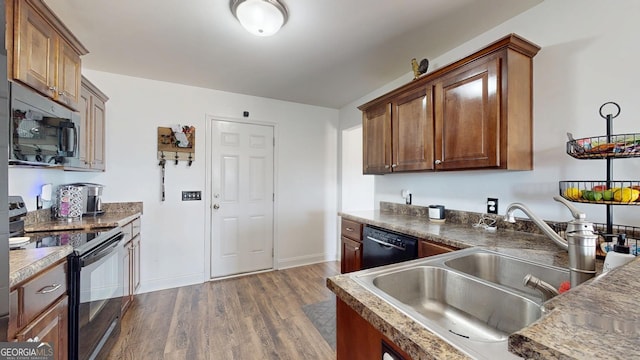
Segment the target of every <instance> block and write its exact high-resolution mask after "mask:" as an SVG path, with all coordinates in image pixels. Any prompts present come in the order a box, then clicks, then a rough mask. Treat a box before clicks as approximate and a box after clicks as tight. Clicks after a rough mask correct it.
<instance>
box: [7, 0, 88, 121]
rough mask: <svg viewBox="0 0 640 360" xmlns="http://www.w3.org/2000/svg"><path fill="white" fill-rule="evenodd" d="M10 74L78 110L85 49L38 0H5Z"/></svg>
mask: <svg viewBox="0 0 640 360" xmlns="http://www.w3.org/2000/svg"><path fill="white" fill-rule="evenodd" d="M5 4H6V8H7V11H6V15H7V60H8V71H9V78H10V79H14V80H17V81H20V82H22V83H24V84H25V85H28V86H30V87H31V88H33V89H34V90H36V91H38V92H40V93H42V94H43V95H45V96H47V97H50V98H51V99H53V100H55V101H57V102H59V103H61V104H63V105H65V106H67V107H69V108H71V109H73V110H77V108H78V101H79V100H80V79H81V78H80V77H81V61H80V56H81V55H85V54H87V53H88V50H87V49H86V48H85V47H84V46H83V45H82V44H81V43H80V41H78V39H77V38H76V37H75V36H74V35H73V34H72V33H71V32H70V31H69V30H68V29H67V27H66V26H65V25H64V24H63V23H62V22H61V21H60V20H59V19H58V17H57V16H56V15H55V14H54V13H53V12H52V11H51V9H49V7H47V6H46V5H45V4H44V2H42V1H41V0H6V1H5Z"/></svg>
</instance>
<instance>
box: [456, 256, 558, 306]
mask: <svg viewBox="0 0 640 360" xmlns="http://www.w3.org/2000/svg"><path fill="white" fill-rule="evenodd" d="M444 264H445V265H446V266H447V267H449V268H452V269H454V270H458V271H460V272H463V273H465V274H468V275H471V276H474V277H477V278H480V279H483V280H486V281H490V282H492V283H494V284H500V285H503V286H506V287H508V288H510V289H512V290H515V291H517V292H518V293H520V294H522V295H525V296H528V297H530V298H533V299H534V300H536V301H541V300H542V297H541V296H540V293H539V292H537V291H536V290H534V289H532V288H529V287H526V286H524V284H523V282H522V279H524V277H525V276H526V275H527V274H531V275H533V276H535V277H537V278H539V279H542V280H544V281H545V282H546V283H548V284H550V285H552V286H553V287H554V288H556V289H558V288H559V287H560V284H561V283H562V282H563V281H569V270H568V269H563V268H559V267H555V266H550V265H544V264H539V263H536V262H532V261H528V260H525V259H519V258H515V257H510V256H507V255H502V254H498V253H493V252H474V253H472V254H469V255H466V256H460V257H455V258H453V259H450V260H447V261H445V262H444Z"/></svg>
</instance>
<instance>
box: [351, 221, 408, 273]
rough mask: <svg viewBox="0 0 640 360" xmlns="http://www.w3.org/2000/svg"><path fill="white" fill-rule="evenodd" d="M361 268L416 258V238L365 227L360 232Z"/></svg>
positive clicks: (368, 226)
mask: <svg viewBox="0 0 640 360" xmlns="http://www.w3.org/2000/svg"><path fill="white" fill-rule="evenodd" d="M362 237H363V240H362V268H363V269H369V268H372V267H376V266H382V265H388V264H394V263H398V262H402V261H407V260H413V259H417V258H418V238H416V237H413V236H410V235H405V234H399V233H396V232H393V231H389V230H385V229H381V228H377V227H374V226H370V225H366V226H365V227H364V229H363V231H362Z"/></svg>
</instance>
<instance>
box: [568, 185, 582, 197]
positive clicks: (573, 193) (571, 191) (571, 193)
mask: <svg viewBox="0 0 640 360" xmlns="http://www.w3.org/2000/svg"><path fill="white" fill-rule="evenodd" d="M564 197H566V198H568V199H571V200H578V199H580V198H581V197H582V190H580V189H578V188H575V187H570V188H567V189H566V190H565V191H564Z"/></svg>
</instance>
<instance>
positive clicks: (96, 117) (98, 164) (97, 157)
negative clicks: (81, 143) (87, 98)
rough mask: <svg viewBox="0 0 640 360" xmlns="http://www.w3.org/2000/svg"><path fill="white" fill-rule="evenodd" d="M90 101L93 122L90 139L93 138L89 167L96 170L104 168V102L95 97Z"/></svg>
mask: <svg viewBox="0 0 640 360" xmlns="http://www.w3.org/2000/svg"><path fill="white" fill-rule="evenodd" d="M92 100H93V101H92V103H91V105H92V106H91V111H92V114H93V116H92V118H93V124H92V130H93V132H92V136H91V139H92V140H93V143H92V146H91V150H92V151H93V154H92V162H91V168H93V169H96V170H104V169H105V159H104V153H105V151H104V149H105V142H104V135H105V134H104V130H105V129H104V128H105V123H104V121H105V114H104V113H105V110H104V109H105V104H104V102H102V101H100V100H99V99H97V98H95V97H94V98H93V99H92Z"/></svg>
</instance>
